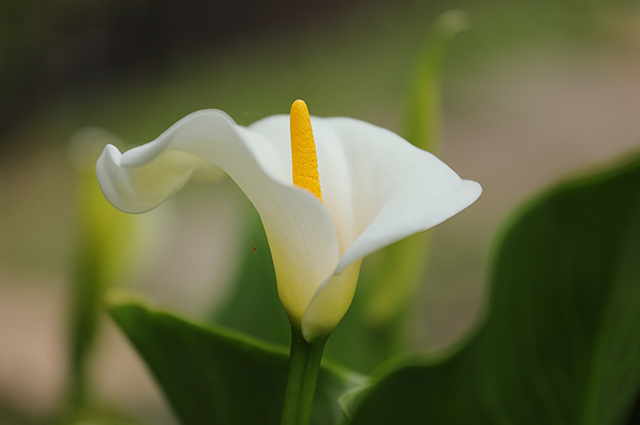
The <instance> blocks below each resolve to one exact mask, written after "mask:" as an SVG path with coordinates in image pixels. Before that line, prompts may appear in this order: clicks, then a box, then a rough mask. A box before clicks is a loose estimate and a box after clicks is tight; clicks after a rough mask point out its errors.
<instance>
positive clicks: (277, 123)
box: [96, 110, 482, 341]
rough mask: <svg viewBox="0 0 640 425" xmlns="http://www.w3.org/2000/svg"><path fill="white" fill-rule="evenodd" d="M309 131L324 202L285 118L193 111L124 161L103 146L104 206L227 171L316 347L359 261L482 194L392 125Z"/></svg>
mask: <svg viewBox="0 0 640 425" xmlns="http://www.w3.org/2000/svg"><path fill="white" fill-rule="evenodd" d="M311 124H312V127H313V133H314V137H315V142H316V150H317V155H318V169H319V173H320V185H321V188H322V197H323V200H324V203H322V202H321V201H320V200H319V199H318V198H316V197H315V196H314V195H313V194H311V193H310V192H307V191H306V190H304V189H300V188H297V187H294V186H293V183H292V180H293V178H292V165H291V146H290V135H289V116H288V115H276V116H272V117H268V118H265V119H263V120H260V121H258V122H255V123H253V124H252V125H250V126H249V127H243V126H239V125H237V124H236V123H235V122H234V121H233V120H232V119H231V118H230V117H229V116H228V115H227V114H225V113H224V112H222V111H218V110H203V111H198V112H194V113H192V114H190V115H188V116H186V117H184V118H183V119H181V120H180V121H178V122H177V123H175V124H174V125H173V126H171V127H170V128H169V129H168V130H167V131H165V132H164V133H163V134H161V135H160V136H159V137H158V138H157V139H155V140H154V141H152V142H149V143H147V144H145V145H142V146H139V147H136V148H133V149H131V150H129V151H127V152H125V153H124V154H121V153H120V152H119V151H118V149H117V148H115V147H114V146H112V145H108V146H106V147H105V149H104V151H103V153H102V155H101V156H100V159H99V160H98V163H97V165H96V172H97V175H98V180H99V182H100V186H101V187H102V190H103V192H104V194H105V196H106V197H107V199H108V200H109V201H110V202H111V203H112V204H113V205H114V206H115V207H116V208H118V209H120V210H122V211H125V212H130V213H141V212H145V211H148V210H150V209H152V208H154V207H155V206H157V205H158V204H160V203H161V202H162V201H164V200H165V199H167V198H169V197H170V196H171V195H173V194H174V193H176V192H177V191H178V190H179V189H180V188H181V187H182V186H184V185H185V184H186V183H187V181H189V180H190V179H192V178H194V177H199V178H201V179H203V178H209V179H215V178H216V176H218V175H219V169H221V170H223V171H224V172H225V173H227V174H228V175H229V176H230V177H231V178H232V179H233V180H234V181H235V182H236V184H237V185H238V186H239V187H240V189H241V190H242V191H243V192H244V193H245V194H246V195H247V197H248V198H249V200H250V201H251V202H252V203H253V205H254V206H255V208H256V209H257V211H258V213H259V214H260V217H261V218H262V222H263V224H264V227H265V230H266V233H267V238H268V239H269V246H270V248H271V253H272V256H273V261H274V266H275V270H276V277H277V281H278V293H279V296H280V299H281V301H282V304H283V305H284V307H285V310H286V311H287V314H288V316H289V319H290V320H291V323H292V325H293V326H296V327H298V328H299V329H301V330H302V333H303V335H304V337H305V339H307V341H312V340H314V339H316V338H318V337H323V336H326V335H328V334H329V333H330V332H331V331H332V330H333V328H334V327H335V326H336V325H337V324H338V322H339V321H340V320H341V319H342V316H343V315H344V314H345V312H346V311H347V309H348V307H349V305H350V304H351V301H352V299H353V294H354V292H355V287H356V283H357V279H358V274H359V269H360V264H361V262H362V258H364V257H365V256H367V255H369V254H371V253H373V252H375V251H377V250H379V249H381V248H383V247H385V246H387V245H389V244H392V243H394V242H396V241H398V240H400V239H403V238H405V237H407V236H410V235H412V234H414V233H417V232H420V231H423V230H426V229H429V228H430V227H433V226H435V225H437V224H439V223H441V222H442V221H444V220H446V219H447V218H449V217H451V216H453V215H455V214H456V213H458V212H460V211H461V210H463V209H464V208H466V207H467V206H469V205H470V204H471V203H473V202H474V201H475V200H476V199H477V198H478V196H480V193H481V192H482V189H481V187H480V185H479V184H478V183H476V182H472V181H468V180H462V179H460V177H458V175H457V174H456V173H455V172H454V171H453V170H451V169H450V168H449V167H448V166H447V165H445V164H444V163H442V162H441V161H440V160H438V159H437V158H436V157H435V156H433V155H431V154H430V153H428V152H425V151H422V150H420V149H418V148H416V147H414V146H413V145H411V144H410V143H408V142H407V141H405V140H404V139H402V138H401V137H400V136H398V135H396V134H394V133H392V132H390V131H388V130H385V129H382V128H379V127H376V126H374V125H372V124H369V123H366V122H363V121H359V120H355V119H351V118H317V117H312V118H311ZM176 158H177V160H176ZM218 167H219V168H218Z"/></svg>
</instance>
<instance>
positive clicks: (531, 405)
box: [352, 157, 640, 425]
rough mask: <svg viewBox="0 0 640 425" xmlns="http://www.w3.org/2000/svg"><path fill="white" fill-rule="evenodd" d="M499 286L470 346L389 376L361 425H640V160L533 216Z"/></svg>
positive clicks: (362, 409) (501, 250) (566, 190)
mask: <svg viewBox="0 0 640 425" xmlns="http://www.w3.org/2000/svg"><path fill="white" fill-rule="evenodd" d="M489 283H490V290H491V297H490V302H489V310H488V314H487V316H486V321H485V322H484V324H483V325H482V326H481V327H480V328H479V330H478V332H477V333H476V335H475V336H474V337H473V338H472V339H471V340H470V342H469V343H468V344H466V345H465V346H464V347H463V348H462V349H461V350H459V351H457V352H456V353H455V354H454V355H452V356H450V357H449V358H445V359H439V360H436V361H433V360H432V361H428V360H425V359H415V358H414V359H406V360H404V361H403V362H402V365H395V366H391V367H390V369H388V370H390V372H388V373H386V372H384V371H380V372H379V373H378V374H377V376H378V377H377V378H376V380H375V383H374V384H373V386H372V387H371V388H370V389H369V390H368V391H364V392H362V393H361V394H360V395H359V397H358V396H356V397H353V399H354V400H355V401H359V405H358V404H357V403H356V402H353V403H352V406H355V407H353V408H352V410H353V415H352V418H353V420H352V424H353V425H360V424H367V425H371V424H390V423H398V424H425V423H429V424H447V425H456V424H471V423H472V424H518V425H519V424H523V425H524V424H536V425H538V424H584V425H588V424H593V425H595V424H597V425H608V424H612V425H613V424H625V423H632V422H631V421H634V420H635V423H638V412H637V411H638V408H637V407H635V413H634V405H636V404H637V400H639V399H640V398H639V395H640V158H639V157H635V159H634V160H633V161H632V162H630V163H626V164H625V165H623V166H620V167H618V168H616V169H613V170H611V171H607V172H603V173H600V174H596V175H593V176H590V177H587V178H583V179H579V180H575V181H571V182H569V183H565V184H561V185H559V186H557V187H555V188H554V189H552V190H550V191H549V192H547V193H545V194H543V195H542V196H541V197H539V198H537V199H536V200H535V201H533V202H531V203H530V204H529V205H527V206H526V207H525V208H524V209H523V210H522V211H520V212H519V214H517V215H516V217H515V219H514V220H513V221H512V222H511V224H510V225H509V226H508V227H507V229H506V232H505V233H504V234H503V236H502V238H501V240H500V243H499V245H498V249H497V251H496V255H495V258H494V262H493V267H492V271H491V274H490V282H489Z"/></svg>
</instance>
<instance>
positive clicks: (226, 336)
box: [109, 293, 364, 425]
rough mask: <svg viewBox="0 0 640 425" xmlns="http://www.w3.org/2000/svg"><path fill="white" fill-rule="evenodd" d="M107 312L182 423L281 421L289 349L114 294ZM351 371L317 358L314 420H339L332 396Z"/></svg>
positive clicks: (357, 379) (355, 381) (320, 424)
mask: <svg viewBox="0 0 640 425" xmlns="http://www.w3.org/2000/svg"><path fill="white" fill-rule="evenodd" d="M109 298H110V310H109V311H110V313H111V316H112V317H113V318H114V320H115V321H116V322H117V323H118V325H119V326H120V328H121V329H122V331H123V332H124V333H125V334H126V335H127V336H128V337H129V339H130V340H131V342H132V343H133V345H134V346H135V347H136V349H137V350H138V352H139V353H140V355H141V356H142V357H143V358H144V359H145V361H146V363H147V365H148V366H149V368H150V369H151V371H152V372H153V374H154V375H155V377H156V378H157V380H158V383H159V384H160V386H161V387H162V389H163V390H164V393H165V395H166V397H167V399H168V401H169V403H170V404H171V405H172V407H173V408H174V410H175V412H176V414H177V416H178V417H179V418H180V420H181V422H182V424H184V425H202V424H212V425H214V424H215V425H218V424H219V425H231V424H238V425H241V424H242V425H244V424H258V423H259V424H265V425H267V424H274V425H276V424H279V423H280V419H281V415H282V403H283V397H284V390H285V384H286V379H287V370H288V350H287V348H286V347H283V346H276V345H273V344H268V343H266V342H262V341H260V340H257V339H255V338H252V337H249V336H246V335H244V334H242V333H239V332H237V331H234V330H232V329H228V328H223V327H220V326H215V325H199V324H196V323H194V322H190V321H187V320H185V319H182V318H180V317H179V316H176V315H173V314H171V313H169V312H166V311H162V310H160V309H157V308H154V307H150V306H148V305H147V304H145V303H144V302H142V301H140V300H137V299H135V298H132V297H130V296H126V295H124V296H123V295H122V294H119V293H111V294H110V297H109ZM363 380H364V378H363V377H362V376H360V375H358V374H357V373H354V372H350V371H347V370H346V369H339V368H337V367H335V366H331V365H328V364H327V363H326V362H324V363H323V366H322V370H321V372H320V376H319V378H318V389H317V393H316V402H315V404H314V410H313V417H312V424H315V425H324V424H332V423H336V422H338V421H340V420H341V418H343V416H344V414H343V412H342V408H341V407H340V405H339V404H338V396H339V395H340V394H341V393H343V392H344V391H347V390H348V389H349V388H351V387H354V386H356V385H359V384H361V383H362V382H363Z"/></svg>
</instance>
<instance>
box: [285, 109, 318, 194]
mask: <svg viewBox="0 0 640 425" xmlns="http://www.w3.org/2000/svg"><path fill="white" fill-rule="evenodd" d="M290 126H291V163H292V166H293V167H292V168H293V184H294V185H296V186H298V187H301V188H303V189H307V190H308V191H309V192H311V193H313V194H314V195H316V196H317V197H318V199H320V201H322V192H321V190H320V174H319V173H318V156H317V155H316V144H315V142H314V141H313V131H312V130H311V118H309V110H308V109H307V104H306V103H304V101H302V100H296V101H295V102H293V105H291V121H290Z"/></svg>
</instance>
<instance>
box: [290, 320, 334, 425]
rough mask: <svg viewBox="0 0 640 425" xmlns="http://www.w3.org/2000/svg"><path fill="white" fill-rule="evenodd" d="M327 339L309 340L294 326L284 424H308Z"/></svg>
mask: <svg viewBox="0 0 640 425" xmlns="http://www.w3.org/2000/svg"><path fill="white" fill-rule="evenodd" d="M325 342H326V340H325V339H322V340H321V341H317V342H313V343H308V342H307V341H306V340H305V339H304V337H303V336H302V333H301V332H300V331H299V330H297V329H293V328H292V336H291V354H290V355H289V376H288V378H287V389H286V390H285V393H284V406H283V408H282V422H281V424H282V425H308V424H309V423H310V422H311V410H312V409H313V398H314V396H315V393H316V383H317V382H318V373H319V372H320V362H321V361H322V351H323V350H324V344H325Z"/></svg>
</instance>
